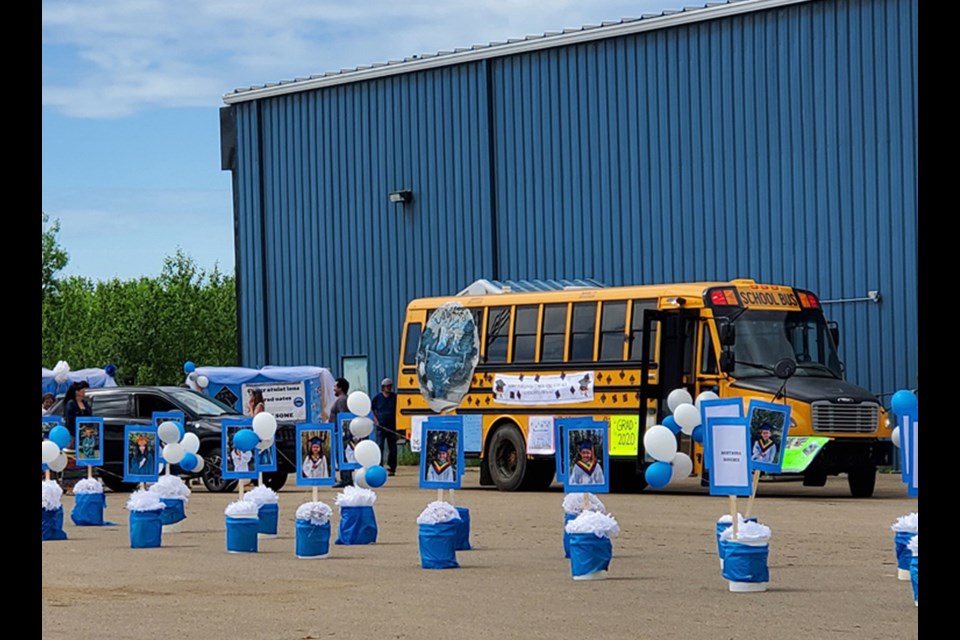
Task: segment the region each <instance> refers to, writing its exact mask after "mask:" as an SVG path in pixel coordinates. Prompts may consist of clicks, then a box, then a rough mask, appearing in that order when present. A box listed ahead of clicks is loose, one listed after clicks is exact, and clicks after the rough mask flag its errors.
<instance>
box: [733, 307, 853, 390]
mask: <svg viewBox="0 0 960 640" xmlns="http://www.w3.org/2000/svg"><path fill="white" fill-rule="evenodd" d="M735 324H736V328H737V329H736V330H737V337H736V344H735V345H734V347H733V350H734V354H735V357H736V363H737V364H736V368H735V369H734V371H733V376H734V377H735V378H756V377H760V376H769V375H772V373H773V365H774V364H776V362H777V361H778V360H780V359H782V358H792V359H793V360H795V361H796V363H797V373H796V375H798V376H811V377H822V378H842V377H843V373H842V370H841V365H840V358H839V356H838V355H837V349H836V346H835V345H834V344H833V339H832V338H831V337H830V330H829V328H828V327H827V323H826V321H825V320H824V319H823V315H822V314H820V313H817V312H812V311H754V310H751V311H745V312H744V313H743V314H742V315H741V316H740V317H738V318H737V319H736V321H735Z"/></svg>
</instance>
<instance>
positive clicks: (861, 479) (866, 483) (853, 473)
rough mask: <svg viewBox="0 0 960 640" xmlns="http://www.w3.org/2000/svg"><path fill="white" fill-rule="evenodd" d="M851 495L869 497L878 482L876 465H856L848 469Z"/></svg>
mask: <svg viewBox="0 0 960 640" xmlns="http://www.w3.org/2000/svg"><path fill="white" fill-rule="evenodd" d="M847 483H848V484H849V485H850V495H852V496H853V497H854V498H869V497H871V496H872V495H873V489H874V487H875V486H876V484H877V469H876V467H856V468H854V469H850V470H849V471H847Z"/></svg>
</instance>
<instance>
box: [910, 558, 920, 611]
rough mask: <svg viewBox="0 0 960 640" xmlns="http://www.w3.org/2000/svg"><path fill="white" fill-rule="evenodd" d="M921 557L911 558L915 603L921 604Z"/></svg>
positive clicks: (911, 578) (911, 577) (911, 581)
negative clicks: (919, 575)
mask: <svg viewBox="0 0 960 640" xmlns="http://www.w3.org/2000/svg"><path fill="white" fill-rule="evenodd" d="M919 560H920V556H913V557H912V558H910V584H912V585H913V601H914V602H917V603H919V602H920V592H919V590H918V589H919V587H918V585H919V582H920V581H919V578H918V574H919V572H920V564H919Z"/></svg>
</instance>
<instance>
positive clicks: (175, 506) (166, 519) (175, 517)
mask: <svg viewBox="0 0 960 640" xmlns="http://www.w3.org/2000/svg"><path fill="white" fill-rule="evenodd" d="M160 502H162V503H163V504H164V505H165V506H164V509H163V524H165V525H171V524H177V523H178V522H180V521H181V520H185V519H186V518H187V514H186V512H185V511H184V510H183V502H184V501H183V500H177V499H176V498H160Z"/></svg>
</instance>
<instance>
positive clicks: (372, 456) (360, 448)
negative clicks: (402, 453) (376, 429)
mask: <svg viewBox="0 0 960 640" xmlns="http://www.w3.org/2000/svg"><path fill="white" fill-rule="evenodd" d="M353 453H354V455H356V457H357V462H359V463H360V464H361V465H363V466H365V467H375V466H377V465H378V464H380V457H381V455H382V454H381V453H380V447H378V446H377V443H376V442H374V441H373V440H364V441H363V442H361V443H359V444H358V445H357V448H356V449H355V450H354V452H353Z"/></svg>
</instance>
